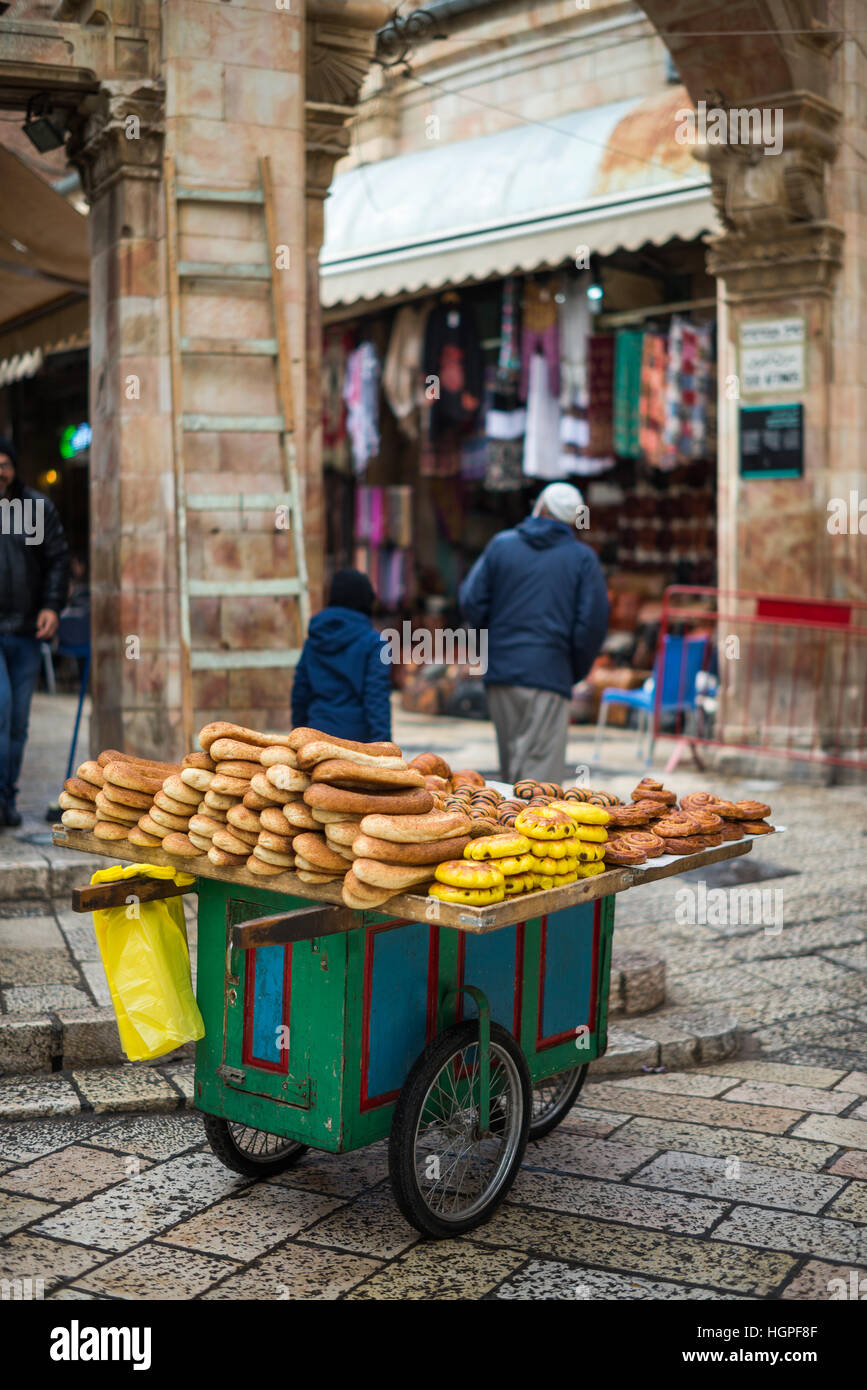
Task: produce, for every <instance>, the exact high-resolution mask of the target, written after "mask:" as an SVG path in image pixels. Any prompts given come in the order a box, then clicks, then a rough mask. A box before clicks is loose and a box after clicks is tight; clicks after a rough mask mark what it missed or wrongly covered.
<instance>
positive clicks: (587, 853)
mask: <svg viewBox="0 0 867 1390" xmlns="http://www.w3.org/2000/svg"><path fill="white" fill-rule="evenodd" d="M572 853H573V854H574V856H575V858H576V859H577V860H578V862H579V864H589V863H592V862H593V860H594V859H602V857H603V856H604V854H605V846H604V845H591V844H586V843H585V842H584V841H583V840H579V841H578V842H577V843H576V844H575V845H574V846H573V847H572Z"/></svg>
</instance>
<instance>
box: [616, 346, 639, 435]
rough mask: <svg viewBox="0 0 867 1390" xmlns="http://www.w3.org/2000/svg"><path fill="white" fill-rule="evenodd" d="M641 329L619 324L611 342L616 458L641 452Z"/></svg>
mask: <svg viewBox="0 0 867 1390" xmlns="http://www.w3.org/2000/svg"><path fill="white" fill-rule="evenodd" d="M643 348H644V330H643V329H641V328H621V329H620V330H619V332H618V333H617V336H616V338H615V342H614V452H615V454H617V455H618V456H619V457H620V458H628V459H636V458H639V457H640V456H641V443H640V440H639V425H640V404H641V355H642V351H643Z"/></svg>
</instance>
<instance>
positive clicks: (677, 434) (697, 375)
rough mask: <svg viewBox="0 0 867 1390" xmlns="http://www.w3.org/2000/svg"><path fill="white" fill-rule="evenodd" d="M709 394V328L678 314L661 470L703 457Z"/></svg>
mask: <svg viewBox="0 0 867 1390" xmlns="http://www.w3.org/2000/svg"><path fill="white" fill-rule="evenodd" d="M710 391H711V331H710V327H709V325H707V324H701V325H695V324H691V323H687V321H686V320H685V319H683V318H681V317H680V316H679V315H677V314H675V315H674V316H673V318H672V320H671V327H670V330H669V335H668V362H667V365H666V373H665V425H664V429H663V435H662V460H661V463H660V467H662V468H666V469H670V468H675V467H677V465H678V464H679V463H688V462H691V461H692V460H694V459H698V458H702V457H704V455H705V451H706V445H707V418H708V403H709V398H710Z"/></svg>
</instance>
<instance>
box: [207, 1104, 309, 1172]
mask: <svg viewBox="0 0 867 1390" xmlns="http://www.w3.org/2000/svg"><path fill="white" fill-rule="evenodd" d="M202 1119H203V1120H204V1122H205V1134H206V1135H207V1138H208V1143H209V1144H210V1146H211V1148H212V1149H213V1151H214V1153H215V1155H216V1156H217V1158H218V1159H219V1160H220V1162H221V1163H225V1165H226V1167H227V1168H231V1169H232V1171H233V1172H235V1173H243V1174H244V1176H245V1177H248V1178H265V1177H271V1176H272V1175H273V1174H274V1173H282V1172H283V1171H284V1169H286V1168H291V1167H292V1166H293V1164H295V1163H297V1162H298V1160H299V1158H301V1156H302V1154H306V1152H307V1147H308V1146H307V1145H306V1144H297V1143H296V1142H295V1141H294V1140H293V1139H284V1138H283V1136H282V1135H281V1134H269V1133H268V1132H267V1130H264V1129H251V1128H250V1126H249V1125H243V1124H239V1123H238V1122H237V1121H235V1120H221V1119H220V1118H219V1116H217V1115H203V1116H202Z"/></svg>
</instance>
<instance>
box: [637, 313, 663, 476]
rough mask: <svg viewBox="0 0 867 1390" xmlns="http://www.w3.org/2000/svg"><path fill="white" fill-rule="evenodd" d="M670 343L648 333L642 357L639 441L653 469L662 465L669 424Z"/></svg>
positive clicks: (643, 453) (645, 336)
mask: <svg viewBox="0 0 867 1390" xmlns="http://www.w3.org/2000/svg"><path fill="white" fill-rule="evenodd" d="M666 356H667V345H666V340H665V338H664V337H663V336H662V334H661V333H645V335H644V348H643V351H642V354H641V402H640V407H639V436H638V437H639V442H640V445H641V452H642V455H643V456H644V458H645V460H646V462H647V463H648V464H649V465H650V466H651V468H661V467H662V466H663V465H662V431H663V427H664V424H665V363H666Z"/></svg>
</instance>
